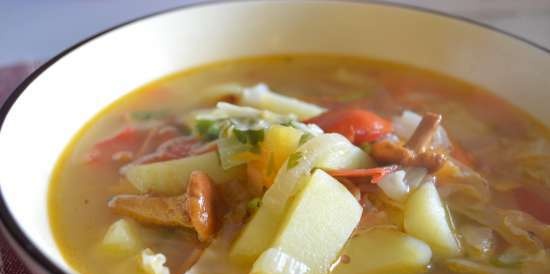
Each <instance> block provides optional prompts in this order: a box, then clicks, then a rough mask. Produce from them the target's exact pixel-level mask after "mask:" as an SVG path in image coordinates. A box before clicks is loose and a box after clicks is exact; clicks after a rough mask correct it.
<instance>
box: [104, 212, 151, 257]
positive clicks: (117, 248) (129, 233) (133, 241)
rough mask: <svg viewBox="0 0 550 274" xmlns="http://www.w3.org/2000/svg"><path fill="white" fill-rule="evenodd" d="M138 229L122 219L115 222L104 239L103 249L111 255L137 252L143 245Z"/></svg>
mask: <svg viewBox="0 0 550 274" xmlns="http://www.w3.org/2000/svg"><path fill="white" fill-rule="evenodd" d="M136 230H137V228H136V227H135V225H134V224H133V223H132V222H131V221H127V220H124V219H120V220H118V221H116V222H114V223H113V224H112V225H111V226H110V227H109V229H108V230H107V233H106V234H105V236H104V237H103V241H102V242H101V247H102V248H103V249H104V250H106V251H108V252H109V253H111V254H128V253H131V252H137V250H139V247H140V245H141V243H140V240H139V238H138V236H137V231H136Z"/></svg>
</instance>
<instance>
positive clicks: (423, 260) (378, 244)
mask: <svg viewBox="0 0 550 274" xmlns="http://www.w3.org/2000/svg"><path fill="white" fill-rule="evenodd" d="M342 255H343V256H347V257H348V258H349V262H347V263H340V264H339V265H338V266H337V267H336V269H335V270H334V271H333V274H364V273H369V274H371V273H372V274H378V273H391V274H409V273H420V272H422V271H423V270H424V269H425V267H426V265H427V264H428V263H429V262H430V259H431V257H432V251H431V249H430V247H429V246H428V245H427V244H426V243H424V242H423V241H421V240H418V239H416V238H414V237H412V236H409V235H407V234H405V233H403V232H400V231H397V230H393V229H387V228H375V229H372V230H369V231H367V232H364V233H362V234H360V235H358V236H356V237H354V238H352V239H351V240H350V241H349V243H348V245H347V246H346V248H345V249H344V251H343V252H342Z"/></svg>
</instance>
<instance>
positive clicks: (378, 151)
mask: <svg viewBox="0 0 550 274" xmlns="http://www.w3.org/2000/svg"><path fill="white" fill-rule="evenodd" d="M440 123H441V115H440V114H435V113H427V114H426V115H424V117H422V121H421V122H420V124H419V125H418V127H417V128H416V130H415V131H414V133H413V135H412V136H411V138H410V139H409V140H408V141H407V143H406V144H405V146H401V145H399V144H396V143H393V142H390V141H387V140H385V141H381V142H377V143H375V144H374V145H373V146H372V150H371V156H372V157H373V158H374V159H375V160H376V161H377V162H378V163H381V164H400V165H404V166H417V167H424V168H426V169H427V170H428V171H429V172H430V173H433V172H436V171H437V170H439V169H440V168H441V167H442V166H443V165H444V164H445V161H446V160H447V159H446V157H445V155H444V154H442V153H438V152H434V151H426V148H427V146H428V144H429V143H430V141H431V140H432V137H433V135H434V134H435V132H436V130H437V127H438V126H439V124H440Z"/></svg>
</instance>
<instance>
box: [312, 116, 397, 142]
mask: <svg viewBox="0 0 550 274" xmlns="http://www.w3.org/2000/svg"><path fill="white" fill-rule="evenodd" d="M306 122H307V123H313V124H316V125H318V126H319V127H321V128H322V129H323V130H324V131H325V132H334V133H340V134H342V135H343V136H344V137H346V138H347V139H348V140H350V142H352V143H354V144H357V145H359V144H362V143H365V142H373V141H376V140H378V139H379V138H380V137H382V136H383V135H385V134H388V133H390V132H391V131H392V130H393V128H392V124H391V122H390V121H387V120H385V119H383V118H381V117H380V116H378V115H376V114H374V113H372V112H370V111H366V110H362V109H339V110H331V111H328V112H325V113H323V114H321V115H319V116H316V117H313V118H311V119H309V120H307V121H306Z"/></svg>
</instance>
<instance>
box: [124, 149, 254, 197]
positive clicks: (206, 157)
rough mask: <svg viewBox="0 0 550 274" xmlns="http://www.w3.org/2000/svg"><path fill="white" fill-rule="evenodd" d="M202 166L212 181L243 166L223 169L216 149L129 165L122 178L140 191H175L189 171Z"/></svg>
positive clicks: (235, 174)
mask: <svg viewBox="0 0 550 274" xmlns="http://www.w3.org/2000/svg"><path fill="white" fill-rule="evenodd" d="M194 170H202V171H204V172H206V174H208V176H210V178H212V180H213V181H214V182H215V183H224V182H227V181H229V180H232V179H234V178H237V177H239V176H243V174H244V169H243V168H238V167H235V168H232V169H229V170H223V168H222V167H221V165H220V160H219V158H218V155H217V154H216V152H208V153H205V154H201V155H196V156H190V157H186V158H183V159H177V160H170V161H165V162H158V163H152V164H144V165H136V166H132V167H129V168H128V170H127V172H126V178H127V179H128V181H130V183H132V185H134V186H135V187H136V188H137V189H138V190H139V191H140V192H141V193H147V192H154V193H158V194H165V195H177V194H181V193H183V192H184V190H185V187H186V185H187V179H188V178H189V174H191V172H192V171H194Z"/></svg>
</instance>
